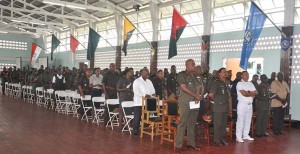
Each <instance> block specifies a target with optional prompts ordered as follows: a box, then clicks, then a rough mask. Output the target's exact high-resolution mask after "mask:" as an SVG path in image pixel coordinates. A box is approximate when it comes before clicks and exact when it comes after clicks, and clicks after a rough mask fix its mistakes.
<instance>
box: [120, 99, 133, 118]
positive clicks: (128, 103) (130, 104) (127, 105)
mask: <svg viewBox="0 0 300 154" xmlns="http://www.w3.org/2000/svg"><path fill="white" fill-rule="evenodd" d="M121 104H122V110H123V113H124V115H125V116H126V115H133V111H134V109H133V108H134V101H124V102H122V103H121ZM130 109H131V110H130Z"/></svg>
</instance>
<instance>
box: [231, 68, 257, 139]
mask: <svg viewBox="0 0 300 154" xmlns="http://www.w3.org/2000/svg"><path fill="white" fill-rule="evenodd" d="M248 80H249V73H248V72H247V71H243V72H242V80H241V81H240V82H239V83H238V84H237V86H236V90H237V95H238V105H237V114H238V118H237V123H236V141H237V142H240V143H243V142H244V140H250V141H253V140H254V139H253V138H251V137H250V136H249V132H250V125H251V119H252V112H253V109H252V102H253V98H254V97H255V96H256V94H257V91H256V89H255V87H254V85H253V83H252V82H250V81H248Z"/></svg>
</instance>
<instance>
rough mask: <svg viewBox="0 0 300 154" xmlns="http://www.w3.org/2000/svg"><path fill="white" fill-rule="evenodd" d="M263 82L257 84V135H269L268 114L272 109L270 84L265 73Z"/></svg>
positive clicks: (262, 76)
mask: <svg viewBox="0 0 300 154" xmlns="http://www.w3.org/2000/svg"><path fill="white" fill-rule="evenodd" d="M260 79H261V83H260V84H259V85H258V86H257V92H258V94H257V96H256V99H257V101H256V124H255V131H256V136H257V137H262V136H267V132H266V130H267V126H268V115H269V109H270V99H269V98H270V85H268V78H267V76H266V75H265V74H263V75H261V76H260Z"/></svg>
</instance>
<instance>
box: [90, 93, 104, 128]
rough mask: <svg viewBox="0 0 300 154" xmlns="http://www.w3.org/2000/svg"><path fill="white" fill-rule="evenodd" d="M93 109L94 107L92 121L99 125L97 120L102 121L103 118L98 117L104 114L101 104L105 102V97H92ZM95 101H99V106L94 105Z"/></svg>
mask: <svg viewBox="0 0 300 154" xmlns="http://www.w3.org/2000/svg"><path fill="white" fill-rule="evenodd" d="M92 102H93V109H94V119H93V123H97V124H98V125H99V122H104V119H103V118H102V119H100V116H103V114H104V108H103V106H102V104H104V103H105V97H93V98H92ZM95 103H100V104H99V106H96V105H95Z"/></svg>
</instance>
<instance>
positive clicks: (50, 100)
mask: <svg viewBox="0 0 300 154" xmlns="http://www.w3.org/2000/svg"><path fill="white" fill-rule="evenodd" d="M53 92H54V90H53V89H47V90H45V92H44V95H45V104H44V105H45V107H47V106H49V108H52V109H54V107H55V103H54V99H53V96H52V95H53Z"/></svg>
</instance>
